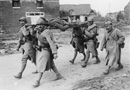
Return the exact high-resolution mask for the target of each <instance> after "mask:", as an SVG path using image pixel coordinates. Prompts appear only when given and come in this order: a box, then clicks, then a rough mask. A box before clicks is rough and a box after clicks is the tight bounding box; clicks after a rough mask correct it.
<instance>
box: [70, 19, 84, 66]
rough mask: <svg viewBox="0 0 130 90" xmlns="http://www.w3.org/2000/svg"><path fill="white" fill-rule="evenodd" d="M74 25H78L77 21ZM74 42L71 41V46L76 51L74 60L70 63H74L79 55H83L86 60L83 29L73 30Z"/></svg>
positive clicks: (76, 28)
mask: <svg viewBox="0 0 130 90" xmlns="http://www.w3.org/2000/svg"><path fill="white" fill-rule="evenodd" d="M73 23H77V22H76V21H75V22H74V21H73ZM72 30H73V31H72V40H71V42H70V43H71V44H72V46H73V47H74V49H75V51H74V57H73V59H72V60H70V63H72V64H73V63H74V61H75V59H76V57H77V53H78V52H79V53H82V54H83V56H84V58H83V59H82V61H83V60H85V57H86V55H85V52H84V41H83V40H84V38H83V31H82V29H81V27H73V28H72Z"/></svg>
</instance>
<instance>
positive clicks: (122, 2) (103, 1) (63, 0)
mask: <svg viewBox="0 0 130 90" xmlns="http://www.w3.org/2000/svg"><path fill="white" fill-rule="evenodd" d="M59 1H60V4H90V5H91V8H92V9H94V10H96V11H97V12H100V13H101V14H102V15H103V16H104V15H106V13H108V12H118V11H121V10H124V7H125V6H126V5H127V4H128V2H130V0H59Z"/></svg>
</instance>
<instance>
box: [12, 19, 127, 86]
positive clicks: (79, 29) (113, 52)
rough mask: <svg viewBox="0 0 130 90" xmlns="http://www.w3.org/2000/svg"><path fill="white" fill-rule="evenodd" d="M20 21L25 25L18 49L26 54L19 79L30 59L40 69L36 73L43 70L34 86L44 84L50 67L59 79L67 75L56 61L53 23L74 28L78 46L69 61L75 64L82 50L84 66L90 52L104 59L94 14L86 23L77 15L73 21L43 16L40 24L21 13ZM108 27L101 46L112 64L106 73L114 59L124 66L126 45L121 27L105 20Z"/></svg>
mask: <svg viewBox="0 0 130 90" xmlns="http://www.w3.org/2000/svg"><path fill="white" fill-rule="evenodd" d="M19 22H20V25H21V29H20V31H19V43H18V47H17V50H19V49H20V48H21V50H22V54H23V57H22V60H21V69H20V71H19V72H18V74H17V75H15V76H14V77H15V78H18V79H21V78H22V74H23V71H24V70H25V67H26V64H27V60H28V59H29V60H30V61H32V62H33V63H34V65H35V66H36V71H35V72H33V73H38V74H39V75H38V78H37V80H36V82H35V83H34V85H33V87H38V86H39V85H40V80H41V78H42V76H43V73H44V72H45V71H48V70H50V69H52V70H53V71H54V72H55V74H56V79H55V80H59V79H61V78H63V76H62V75H61V74H60V73H59V71H58V70H57V68H56V66H55V63H54V61H53V60H54V59H56V58H57V57H58V54H57V49H58V46H57V45H56V43H55V41H54V37H53V34H52V32H51V27H55V28H58V29H60V30H61V31H65V30H67V29H68V28H72V40H71V42H70V43H71V44H72V46H73V47H74V49H75V52H74V57H73V59H72V60H70V61H69V62H70V63H72V64H74V61H75V59H76V56H77V54H78V52H79V53H82V54H83V56H84V57H83V59H82V61H83V63H82V64H81V66H82V67H83V68H84V67H86V66H87V63H88V60H89V58H90V53H91V54H92V58H96V61H95V64H98V63H100V62H101V61H100V59H99V57H98V51H97V48H98V47H99V42H98V39H97V36H98V26H97V25H96V24H95V23H94V19H93V18H91V17H90V18H88V20H87V21H85V22H83V23H81V22H78V21H76V20H73V19H72V22H71V23H68V22H66V21H64V20H61V19H58V20H54V19H53V20H50V21H48V20H46V19H45V18H42V17H40V18H39V19H38V21H37V24H36V25H29V24H28V21H27V18H26V17H21V18H20V19H19ZM105 27H106V32H105V34H104V38H103V40H102V43H101V48H100V49H101V51H102V50H103V49H104V48H105V49H106V52H107V56H106V58H105V59H106V60H107V62H106V65H107V67H108V68H107V69H106V71H105V72H104V74H105V75H106V74H109V72H110V69H111V67H112V65H113V64H114V63H117V64H118V65H119V66H118V67H117V68H116V69H117V70H120V69H122V68H123V65H122V64H121V60H120V59H121V57H120V56H121V48H123V47H124V40H125V37H124V36H123V35H122V33H121V31H120V30H118V29H116V28H114V27H113V25H112V22H111V21H107V22H106V23H105ZM85 51H86V52H85Z"/></svg>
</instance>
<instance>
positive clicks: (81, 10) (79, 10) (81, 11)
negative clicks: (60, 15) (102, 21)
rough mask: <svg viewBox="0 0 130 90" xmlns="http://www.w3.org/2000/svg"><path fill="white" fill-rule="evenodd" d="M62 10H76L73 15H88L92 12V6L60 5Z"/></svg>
mask: <svg viewBox="0 0 130 90" xmlns="http://www.w3.org/2000/svg"><path fill="white" fill-rule="evenodd" d="M60 10H65V11H69V10H74V12H73V15H87V14H89V12H90V11H91V7H90V4H79V5H76V4H64V5H60Z"/></svg>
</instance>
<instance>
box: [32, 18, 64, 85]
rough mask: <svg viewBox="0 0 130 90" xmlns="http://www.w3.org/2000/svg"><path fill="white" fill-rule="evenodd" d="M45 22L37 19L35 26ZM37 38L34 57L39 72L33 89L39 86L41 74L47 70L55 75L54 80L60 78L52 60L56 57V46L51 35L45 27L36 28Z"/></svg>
mask: <svg viewBox="0 0 130 90" xmlns="http://www.w3.org/2000/svg"><path fill="white" fill-rule="evenodd" d="M45 23H46V22H45V21H44V20H43V19H42V18H39V20H38V21H37V24H45ZM35 29H36V31H37V38H38V48H37V55H36V57H37V58H36V61H37V68H38V72H39V77H38V80H36V82H35V84H34V85H33V86H34V87H38V86H39V85H40V80H41V77H42V75H43V73H44V72H45V71H47V70H50V69H52V70H53V71H54V72H55V73H56V76H57V77H56V80H57V79H61V78H62V76H61V74H60V73H59V72H58V70H57V68H56V66H55V64H54V61H53V59H54V58H56V57H55V55H57V46H56V44H55V42H54V38H53V34H52V33H51V31H50V30H49V29H47V26H46V25H43V27H42V26H40V25H39V26H37V27H36V28H35Z"/></svg>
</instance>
